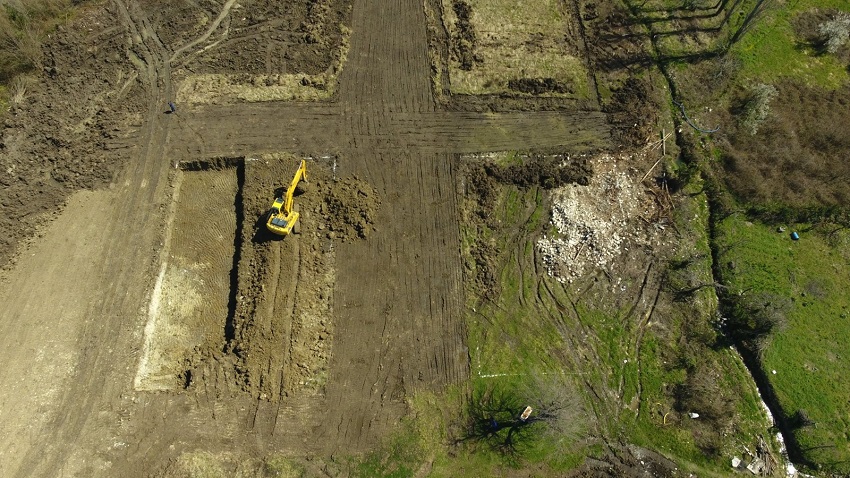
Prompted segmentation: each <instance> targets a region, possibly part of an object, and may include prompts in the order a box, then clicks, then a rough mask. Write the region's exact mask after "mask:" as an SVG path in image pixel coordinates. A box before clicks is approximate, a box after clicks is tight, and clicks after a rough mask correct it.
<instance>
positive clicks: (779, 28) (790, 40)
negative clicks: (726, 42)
mask: <svg viewBox="0 0 850 478" xmlns="http://www.w3.org/2000/svg"><path fill="white" fill-rule="evenodd" d="M829 8H835V9H842V10H845V11H847V10H849V9H850V7H848V4H847V2H846V0H793V1H789V2H785V3H783V4H782V5H781V7H780V6H776V7H775V8H772V9H770V10H768V11H767V13H766V14H765V16H764V17H763V18H761V19H760V20H759V21H758V22H757V23H756V24H755V26H754V28H753V29H752V30H751V31H750V32H748V33H747V35H745V36H744V37H743V38H742V39H741V41H740V42H738V43H737V44H736V45H735V46H734V47H733V48H732V53H734V54H735V55H737V56H738V57H740V58H741V59H742V63H743V66H742V69H741V75H742V77H743V78H744V79H745V80H746V81H751V82H757V81H761V82H773V81H776V80H778V79H781V78H791V79H794V80H795V81H799V82H802V83H803V84H805V85H807V86H820V87H824V88H830V89H833V88H837V87H839V86H842V85H845V84H847V80H848V73H847V68H846V65H843V64H841V62H840V61H839V60H838V59H837V58H836V57H835V56H834V55H820V54H817V52H816V51H814V50H813V49H812V48H811V47H809V46H807V45H805V39H804V38H799V37H798V35H797V34H796V33H795V31H794V27H793V21H794V19H795V17H797V16H804V15H811V14H812V13H811V12H812V10H813V9H822V10H823V9H829Z"/></svg>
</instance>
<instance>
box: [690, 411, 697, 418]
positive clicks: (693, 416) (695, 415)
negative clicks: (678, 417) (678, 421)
mask: <svg viewBox="0 0 850 478" xmlns="http://www.w3.org/2000/svg"><path fill="white" fill-rule="evenodd" d="M688 416H689V417H691V418H699V413H696V412H691V413H689V414H688Z"/></svg>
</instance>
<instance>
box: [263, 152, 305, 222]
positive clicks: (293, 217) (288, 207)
mask: <svg viewBox="0 0 850 478" xmlns="http://www.w3.org/2000/svg"><path fill="white" fill-rule="evenodd" d="M302 179H303V180H304V181H305V182H306V181H307V161H304V160H301V166H299V167H298V171H295V177H294V178H292V182H291V183H290V184H289V189H287V190H286V194H285V195H284V196H283V197H279V198H275V200H274V203H272V208H271V210H270V211H269V214H268V219H267V220H266V227H267V228H268V229H269V231H271V232H273V233H275V234H277V235H280V236H286V235H288V234H289V233H291V232H292V229H293V228H294V227H295V222H296V221H298V218H299V217H300V216H301V215H300V214H298V211H293V210H292V195H293V194H295V187H296V186H298V183H299V182H300V181H301V180H302Z"/></svg>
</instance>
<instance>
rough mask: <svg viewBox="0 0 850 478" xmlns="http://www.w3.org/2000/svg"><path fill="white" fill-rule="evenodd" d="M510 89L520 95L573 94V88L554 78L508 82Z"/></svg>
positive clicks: (522, 79)
mask: <svg viewBox="0 0 850 478" xmlns="http://www.w3.org/2000/svg"><path fill="white" fill-rule="evenodd" d="M508 88H510V89H511V90H514V91H519V92H520V93H528V94H532V95H540V94H543V93H573V87H572V86H570V85H568V84H566V83H563V82H560V81H558V80H556V79H554V78H520V79H516V80H508Z"/></svg>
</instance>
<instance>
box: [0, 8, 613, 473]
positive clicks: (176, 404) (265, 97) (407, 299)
mask: <svg viewBox="0 0 850 478" xmlns="http://www.w3.org/2000/svg"><path fill="white" fill-rule="evenodd" d="M435 7H436V11H441V9H442V7H441V6H439V5H429V7H428V12H429V14H430V15H431V18H430V19H428V20H426V9H425V8H423V5H422V4H421V3H420V2H414V1H408V0H397V1H391V2H364V3H357V4H354V5H352V4H351V3H349V2H346V1H344V0H318V1H303V2H291V3H287V4H286V5H278V4H277V3H275V2H261V1H257V2H240V3H237V2H235V1H233V0H229V1H227V2H224V3H223V4H215V3H211V2H200V3H196V2H162V1H138V2H136V1H133V0H117V1H115V2H110V3H106V4H99V3H94V4H91V5H83V7H82V8H81V9H80V10H79V11H78V12H77V14H76V16H74V17H73V18H72V19H70V20H69V22H68V23H67V24H65V25H63V26H61V27H60V28H59V30H58V31H57V32H56V33H55V35H53V36H52V37H51V38H50V39H49V40H48V43H47V45H46V50H45V51H47V52H48V55H47V58H46V59H45V62H46V66H45V75H46V76H45V80H44V81H45V85H46V86H44V88H43V89H36V90H34V91H33V93H32V94H31V95H30V98H29V99H27V100H25V101H24V102H23V103H21V104H19V105H17V106H15V107H13V115H12V116H11V117H10V119H9V120H8V121H7V128H8V130H7V131H9V132H12V133H14V134H12V133H7V135H6V139H5V145H4V148H5V151H6V152H7V153H8V154H7V156H6V158H7V159H6V161H8V164H4V167H6V168H7V170H8V172H10V173H11V172H12V171H19V174H21V178H24V179H25V180H24V181H23V183H19V182H15V183H13V184H12V183H10V186H9V188H8V189H7V191H6V195H7V196H8V197H10V198H14V200H13V201H11V202H10V201H4V203H3V207H4V211H7V212H9V214H8V216H9V217H10V218H11V220H12V221H13V222H11V223H8V224H7V223H4V232H7V233H8V234H7V235H6V237H7V240H6V243H5V246H4V247H5V249H4V250H3V254H4V256H3V257H4V258H10V259H8V261H9V263H8V267H6V269H5V272H4V277H3V278H4V281H3V286H2V291H0V297H2V299H0V300H2V303H3V304H5V306H4V310H3V311H2V322H0V327H2V336H3V337H4V346H3V347H2V352H0V359H2V361H3V362H4V363H5V364H7V365H6V366H4V367H3V369H2V371H0V379H1V380H2V383H3V384H4V387H2V390H0V404H2V407H0V409H2V411H0V417H1V418H2V420H0V421H2V423H3V428H4V433H3V434H2V435H3V437H2V439H0V474H2V475H3V476H138V475H139V473H140V471H141V472H142V474H150V475H153V476H160V475H173V476H183V474H185V473H188V472H187V471H186V470H191V469H192V466H195V465H194V464H195V461H193V460H201V461H203V460H202V459H201V458H202V457H203V456H207V455H204V454H205V453H208V454H210V456H214V457H215V459H214V460H212V461H214V462H215V463H217V465H216V466H224V467H225V470H227V469H230V470H231V471H233V470H236V469H237V468H238V467H239V466H242V465H240V464H239V463H241V464H243V465H244V464H245V463H254V461H251V460H255V461H256V460H258V459H260V458H262V457H265V456H269V455H270V454H273V453H277V454H282V455H283V456H300V457H304V456H308V457H309V456H339V455H340V454H342V456H349V455H351V456H354V455H356V454H358V453H362V452H365V451H368V450H371V449H374V448H375V447H376V446H378V445H379V444H380V443H381V440H383V439H384V438H385V437H387V436H389V434H390V432H391V431H392V430H393V429H394V428H395V427H396V426H397V423H398V421H399V420H400V419H401V418H402V417H404V416H405V415H406V414H407V413H408V410H409V408H408V407H409V404H408V402H407V399H409V397H411V396H412V394H413V393H415V392H417V391H429V390H430V391H440V390H442V389H444V387H445V386H447V385H451V384H459V383H462V382H463V381H464V380H465V379H467V377H468V375H469V360H470V354H469V351H468V350H467V345H466V330H465V325H464V323H463V320H462V318H463V310H464V288H463V285H462V274H463V272H462V270H463V260H462V257H461V242H460V224H459V218H460V217H461V215H460V214H459V211H458V197H459V193H462V192H463V185H462V182H463V181H461V180H460V179H459V176H458V174H459V173H458V171H459V165H460V163H459V155H460V154H462V153H477V152H486V151H502V150H532V149H535V150H554V149H558V150H562V151H565V150H570V151H587V150H596V149H600V148H605V147H607V146H608V145H609V126H608V125H607V123H606V117H605V115H604V114H603V113H601V112H600V111H599V105H593V95H585V96H587V98H585V99H582V101H584V102H585V103H588V104H590V105H591V106H592V108H590V109H586V110H585V111H578V110H576V109H575V108H573V110H572V111H552V110H550V111H541V112H533V113H526V112H522V111H518V110H517V108H516V107H511V108H506V109H507V110H508V111H505V112H500V113H494V112H490V111H491V109H490V108H482V107H481V106H480V105H479V106H476V105H475V101H473V100H465V101H461V100H462V98H460V97H458V101H457V102H456V104H454V106H451V105H448V106H449V107H446V106H447V98H449V97H450V96H451V92H450V91H448V90H447V89H445V90H442V89H441V88H440V87H437V86H435V85H437V84H438V83H439V79H438V78H436V77H435V75H434V74H433V73H432V72H433V71H437V70H440V69H441V68H443V67H444V66H445V65H441V62H443V61H446V59H445V58H444V59H443V60H440V55H441V54H444V53H446V51H445V50H444V49H445V45H444V46H442V47H438V46H436V45H438V43H437V42H440V41H445V35H446V33H445V31H443V32H442V33H441V34H440V33H439V32H436V31H434V28H435V25H438V24H441V22H439V21H437V23H435V21H436V20H435V18H434V16H433V12H434V11H435V10H434V8H435ZM429 28H430V29H431V30H432V31H431V33H430V34H429ZM429 43H430V44H432V46H433V47H432V48H430V49H429ZM82 51H84V52H86V53H85V54H80V53H79V52H82ZM70 71H76V72H79V74H78V76H69V75H68V74H67V73H68V72H70ZM448 71H449V70H448V68H446V69H445V71H444V73H445V74H446V75H448ZM437 76H441V74H438V75H437ZM588 80H589V79H587V78H586V79H584V81H588ZM577 88H578V87H577ZM579 89H581V91H584V92H585V93H586V85H585V86H581V88H579ZM435 91H437V94H436V95H435V94H434V92H435ZM447 95H448V96H447ZM588 98H589V99H588ZM527 100H528V102H530V103H529V104H532V103H534V101H537V100H535V99H534V98H532V97H531V96H529V97H528V98H527ZM470 101H472V103H473V104H472V106H471V107H470V106H469V105H467V106H464V105H465V102H466V103H469V102H470ZM488 101H490V102H496V103H498V99H497V98H495V97H494V98H491V99H490V100H488ZM505 101H508V100H505ZM169 102H174V103H175V105H176V109H175V110H174V111H171V110H169V107H168V103H169ZM509 103H510V101H508V103H506V104H509ZM538 103H539V102H538ZM440 105H443V106H440ZM540 105H545V102H543V103H540ZM540 105H537V106H534V105H533V104H532V107H531V109H541V106H540ZM594 108H595V109H594ZM57 109H59V110H61V109H65V110H67V111H69V112H70V113H69V114H68V115H67V117H65V118H59V117H56V116H55V115H54V114H53V113H52V112H51V110H57ZM496 109H499V108H496ZM543 109H545V108H543ZM45 124H47V125H49V127H48V126H43V125H45ZM15 132H16V133H15ZM45 138H48V140H46V141H43V140H45ZM56 155H59V156H61V157H64V158H68V164H70V165H72V166H71V167H66V166H61V167H59V166H57V165H56V164H51V162H48V161H47V160H45V159H44V158H48V160H49V158H50V157H54V156H56ZM40 158H41V159H40ZM302 159H306V160H307V165H308V166H307V175H308V181H307V182H306V191H305V192H304V193H303V194H301V195H298V196H296V198H295V206H296V208H297V209H298V210H299V211H300V212H301V214H302V216H301V219H300V224H299V229H300V230H299V231H298V232H297V233H296V234H291V235H289V236H286V237H284V238H281V237H277V236H274V235H272V234H270V233H269V232H268V231H266V230H265V228H264V223H263V218H264V214H265V213H266V211H267V210H268V207H269V205H270V204H271V201H272V200H273V199H274V197H275V196H276V195H280V194H281V188H284V187H285V186H286V185H287V184H288V182H289V181H290V180H291V178H292V174H293V173H294V171H295V169H296V167H297V165H298V164H299V162H300V161H301V160H302ZM50 161H52V160H50ZM27 163H29V164H30V165H31V166H30V167H29V168H27V169H26V171H20V170H16V166H15V164H27ZM16 174H18V173H17V172H16ZM28 175H29V176H28ZM27 185H28V186H27ZM16 204H20V205H24V206H25V208H24V209H22V208H20V207H18V208H15V207H14V206H15V205H16ZM27 238H32V239H27ZM14 250H17V251H18V252H17V253H15V254H13V253H12V251H14ZM199 456H200V457H201V458H199ZM198 466H200V465H198ZM245 466H247V465H245ZM258 466H259V465H258ZM228 467H231V468H228ZM313 471H315V472H316V473H318V472H319V470H313ZM325 473H331V474H334V472H332V471H331V472H328V471H325ZM190 474H191V473H190ZM275 476H276V475H275Z"/></svg>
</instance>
